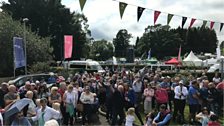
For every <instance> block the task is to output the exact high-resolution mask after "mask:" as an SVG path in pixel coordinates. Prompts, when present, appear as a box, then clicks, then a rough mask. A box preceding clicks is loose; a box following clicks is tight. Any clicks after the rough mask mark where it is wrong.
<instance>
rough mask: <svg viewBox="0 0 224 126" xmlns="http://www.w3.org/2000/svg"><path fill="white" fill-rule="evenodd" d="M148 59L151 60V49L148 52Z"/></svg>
mask: <svg viewBox="0 0 224 126" xmlns="http://www.w3.org/2000/svg"><path fill="white" fill-rule="evenodd" d="M148 59H151V49H150V50H149V51H148Z"/></svg>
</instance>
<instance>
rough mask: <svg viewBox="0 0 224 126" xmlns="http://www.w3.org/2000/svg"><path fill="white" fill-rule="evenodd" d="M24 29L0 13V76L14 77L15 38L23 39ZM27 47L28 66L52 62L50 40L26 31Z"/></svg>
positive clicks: (28, 30) (18, 23)
mask: <svg viewBox="0 0 224 126" xmlns="http://www.w3.org/2000/svg"><path fill="white" fill-rule="evenodd" d="M23 33H24V28H23V25H22V24H21V23H20V22H18V21H13V19H12V18H11V17H10V16H9V15H7V14H5V13H0V45H1V46H0V57H1V59H2V60H1V61H0V66H1V69H0V75H13V65H14V62H13V61H14V58H13V37H16V36H17V37H21V38H23ZM25 33H26V46H27V63H28V66H30V65H32V64H35V63H36V62H47V61H50V60H52V57H51V55H50V53H51V52H52V48H50V39H49V38H41V37H39V36H38V35H37V34H35V33H33V32H31V31H30V29H28V28H27V29H26V30H25Z"/></svg>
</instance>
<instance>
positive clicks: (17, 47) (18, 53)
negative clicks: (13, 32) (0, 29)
mask: <svg viewBox="0 0 224 126" xmlns="http://www.w3.org/2000/svg"><path fill="white" fill-rule="evenodd" d="M13 48H14V63H15V69H16V68H19V67H23V66H25V65H26V63H25V56H24V49H23V39H22V38H19V37H13Z"/></svg>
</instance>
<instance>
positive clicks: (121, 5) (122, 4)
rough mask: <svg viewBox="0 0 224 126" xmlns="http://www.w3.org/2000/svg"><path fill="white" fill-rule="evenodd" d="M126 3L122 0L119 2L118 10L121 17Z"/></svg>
mask: <svg viewBox="0 0 224 126" xmlns="http://www.w3.org/2000/svg"><path fill="white" fill-rule="evenodd" d="M127 5H128V4H126V3H123V2H120V3H119V10H120V16H121V19H122V17H123V14H124V10H125V8H126V7H127Z"/></svg>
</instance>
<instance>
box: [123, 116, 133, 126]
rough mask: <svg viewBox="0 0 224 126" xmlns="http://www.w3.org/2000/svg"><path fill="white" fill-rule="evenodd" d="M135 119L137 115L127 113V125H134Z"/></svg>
mask: <svg viewBox="0 0 224 126" xmlns="http://www.w3.org/2000/svg"><path fill="white" fill-rule="evenodd" d="M134 121H135V116H133V115H127V116H126V121H125V126H133V123H134Z"/></svg>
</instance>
